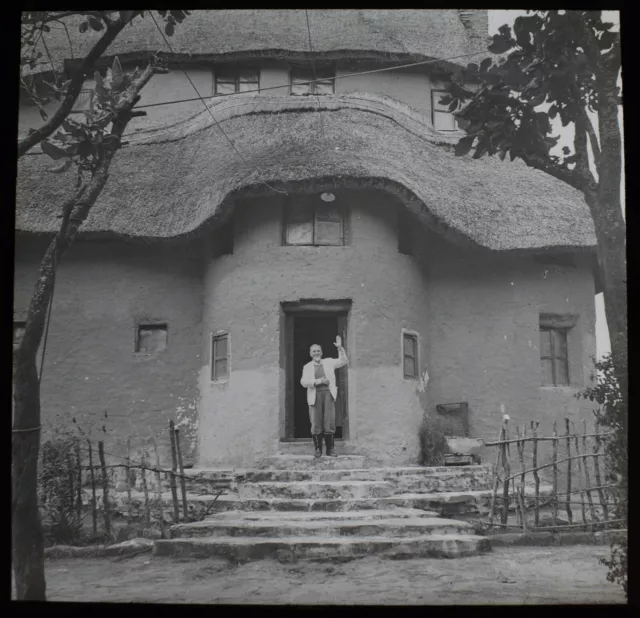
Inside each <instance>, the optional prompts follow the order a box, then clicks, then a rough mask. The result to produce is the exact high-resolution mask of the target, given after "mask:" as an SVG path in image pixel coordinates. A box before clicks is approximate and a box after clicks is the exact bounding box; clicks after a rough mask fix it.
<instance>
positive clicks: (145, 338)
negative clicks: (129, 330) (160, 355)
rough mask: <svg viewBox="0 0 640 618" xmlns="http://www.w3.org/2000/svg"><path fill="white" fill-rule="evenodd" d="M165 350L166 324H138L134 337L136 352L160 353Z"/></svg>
mask: <svg viewBox="0 0 640 618" xmlns="http://www.w3.org/2000/svg"><path fill="white" fill-rule="evenodd" d="M166 349H167V325H166V324H140V325H139V326H138V333H137V337H136V352H144V353H147V354H149V353H151V352H162V350H166Z"/></svg>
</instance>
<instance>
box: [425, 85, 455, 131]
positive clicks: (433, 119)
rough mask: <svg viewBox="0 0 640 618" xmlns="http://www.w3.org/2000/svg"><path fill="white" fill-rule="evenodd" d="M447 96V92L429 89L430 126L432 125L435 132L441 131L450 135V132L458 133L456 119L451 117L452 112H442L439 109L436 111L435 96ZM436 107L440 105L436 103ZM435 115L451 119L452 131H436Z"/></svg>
mask: <svg viewBox="0 0 640 618" xmlns="http://www.w3.org/2000/svg"><path fill="white" fill-rule="evenodd" d="M446 94H448V91H447V90H439V89H437V88H432V89H431V124H432V125H433V128H434V129H435V130H436V131H441V132H443V133H450V132H454V131H460V127H459V126H458V119H457V118H456V117H455V116H454V115H453V112H449V111H444V110H441V109H438V110H437V109H436V95H438V96H440V97H442V96H444V95H446ZM438 105H440V103H438ZM436 114H443V115H445V116H448V117H450V118H451V119H452V121H453V128H452V129H438V128H436Z"/></svg>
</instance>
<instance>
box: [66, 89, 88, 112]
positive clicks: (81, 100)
mask: <svg viewBox="0 0 640 618" xmlns="http://www.w3.org/2000/svg"><path fill="white" fill-rule="evenodd" d="M92 99H93V90H92V89H83V90H81V91H80V94H79V95H78V98H77V99H76V102H75V103H74V104H73V109H72V110H71V113H72V114H81V113H82V112H84V111H85V110H88V109H89V108H90V107H91V100H92Z"/></svg>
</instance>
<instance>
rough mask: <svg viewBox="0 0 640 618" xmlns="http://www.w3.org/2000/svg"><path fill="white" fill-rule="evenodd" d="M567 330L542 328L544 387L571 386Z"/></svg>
mask: <svg viewBox="0 0 640 618" xmlns="http://www.w3.org/2000/svg"><path fill="white" fill-rule="evenodd" d="M567 330H568V329H566V328H554V327H552V326H543V325H541V326H540V365H541V369H542V384H543V385H544V386H568V385H569V362H568V354H567Z"/></svg>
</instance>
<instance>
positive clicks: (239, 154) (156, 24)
mask: <svg viewBox="0 0 640 618" xmlns="http://www.w3.org/2000/svg"><path fill="white" fill-rule="evenodd" d="M149 14H150V15H151V19H152V20H153V23H154V24H155V26H156V28H157V30H158V32H159V33H160V36H161V37H162V39H163V40H164V42H165V44H166V46H167V47H168V48H169V50H170V51H171V53H172V54H175V52H174V51H173V48H172V47H171V44H170V43H169V41H168V40H167V37H165V35H164V32H162V29H161V28H160V25H159V24H158V22H157V21H156V18H155V17H154V15H153V13H152V12H151V11H150V12H149ZM180 70H181V71H182V72H183V73H184V75H185V77H186V78H187V79H188V80H189V83H190V84H191V87H192V88H193V90H194V91H195V93H196V94H197V95H198V99H200V101H202V104H203V105H204V106H205V108H206V110H207V111H208V112H209V115H210V116H211V118H212V120H213V121H214V122H215V123H216V126H217V127H218V129H219V130H220V132H221V133H222V135H224V137H225V138H226V139H227V141H228V142H229V144H231V147H232V148H233V149H234V151H235V152H236V154H237V155H238V156H239V157H240V159H241V160H242V162H243V163H244V164H245V165H246V166H247V168H249V169H250V166H249V163H248V161H247V160H246V159H245V158H244V156H243V155H242V153H241V152H240V151H239V150H238V149H237V148H236V145H235V144H234V143H233V140H232V139H231V138H230V137H229V136H228V135H227V134H226V133H225V131H224V129H223V128H222V126H221V125H220V123H219V122H218V121H217V119H216V117H215V116H214V115H213V112H212V111H211V110H210V109H209V106H208V105H207V102H206V101H205V100H204V99H203V98H202V95H201V94H200V91H199V90H198V88H196V85H195V84H194V83H193V80H192V79H191V77H190V76H189V74H188V73H187V72H186V71H185V70H184V69H183V68H182V65H180ZM260 182H261V184H263V185H265V186H266V187H269V189H271V190H272V191H275V192H276V193H282V194H284V195H286V193H287V192H286V191H281V190H280V189H276V188H275V187H272V186H271V185H270V184H269V183H268V182H265V181H264V180H261V181H260Z"/></svg>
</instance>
